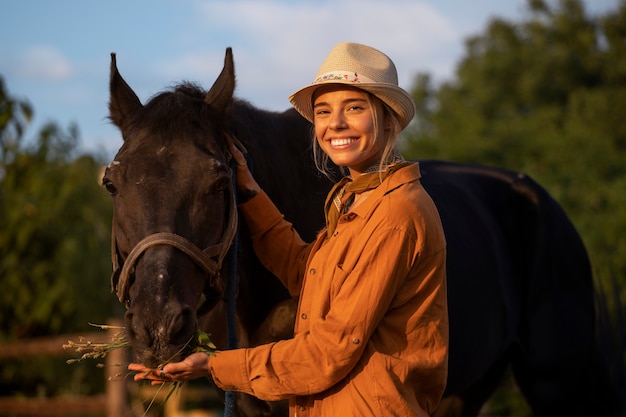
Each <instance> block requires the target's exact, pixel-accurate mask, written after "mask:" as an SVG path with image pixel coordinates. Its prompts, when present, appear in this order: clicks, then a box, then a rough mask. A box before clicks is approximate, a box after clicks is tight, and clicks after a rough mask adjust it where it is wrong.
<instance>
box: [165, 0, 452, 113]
mask: <svg viewBox="0 0 626 417" xmlns="http://www.w3.org/2000/svg"><path fill="white" fill-rule="evenodd" d="M195 7H196V10H197V12H198V13H197V14H198V16H197V19H198V20H199V21H200V22H202V24H203V27H202V29H200V30H201V31H202V32H201V33H198V34H196V36H197V37H199V38H203V39H211V43H212V44H216V38H220V40H221V41H223V42H224V45H225V46H233V53H234V56H235V65H236V71H237V79H238V91H239V92H241V93H243V94H242V97H243V98H247V99H250V100H251V101H253V102H254V103H255V104H260V105H264V106H265V105H269V106H270V107H272V108H274V109H283V108H286V107H287V106H288V105H289V103H288V102H287V96H288V95H289V94H290V93H291V92H292V91H294V90H296V89H297V88H299V87H300V86H302V85H304V84H305V83H308V82H309V81H310V80H312V78H313V76H314V75H315V72H316V71H317V68H318V66H319V65H321V63H322V61H323V59H324V58H325V56H326V54H328V52H329V51H330V49H331V48H332V47H333V46H334V45H335V44H336V43H338V42H342V41H354V42H360V43H365V44H368V45H371V46H374V47H376V48H378V49H380V50H382V51H383V52H385V53H386V54H388V55H389V56H390V57H391V58H392V59H393V60H394V62H395V64H396V66H397V68H398V76H399V82H400V85H401V86H403V87H405V88H408V87H410V85H411V84H412V81H413V77H414V76H415V74H416V73H417V72H420V71H426V70H427V69H428V70H432V69H435V71H436V72H437V73H436V74H434V75H435V76H436V77H439V78H443V77H448V76H450V75H451V73H452V70H453V68H451V66H450V63H451V62H452V60H451V59H450V56H455V55H458V52H459V48H460V44H461V40H462V34H461V33H459V32H458V30H457V28H456V27H455V25H454V24H453V22H452V21H451V20H450V19H449V18H447V17H446V16H444V15H443V14H442V13H441V12H439V11H438V10H437V9H436V8H434V7H433V6H432V5H430V4H427V3H425V2H422V1H415V0H397V1H393V2H381V1H380V0H362V1H358V0H344V1H322V0H320V1H319V2H308V1H307V2H285V1H280V0H276V1H264V2H259V1H254V0H240V1H234V2H233V1H228V2H226V1H200V0H199V1H198V2H197V3H196V5H195ZM226 34H231V35H230V38H228V37H227V36H228V35H226ZM232 34H236V38H234V37H233V35H232ZM221 38H224V39H223V40H222V39H221ZM203 49H204V48H203ZM222 59H223V50H218V51H217V55H216V50H215V49H213V50H212V52H207V51H206V49H205V50H203V51H201V52H200V55H198V54H197V51H195V52H190V53H189V54H187V55H185V56H182V57H180V59H176V60H175V62H173V63H171V64H168V67H169V69H168V71H172V72H173V71H176V72H179V73H182V74H188V75H194V76H195V77H198V78H197V79H201V80H202V79H206V77H207V76H209V75H208V74H214V73H217V72H219V69H220V68H221V64H222ZM216 64H217V67H216ZM173 67H179V68H178V69H176V70H174V68H173ZM183 67H184V68H183ZM211 81H212V80H208V81H207V83H209V82H211Z"/></svg>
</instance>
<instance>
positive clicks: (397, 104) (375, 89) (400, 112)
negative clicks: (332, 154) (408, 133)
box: [289, 80, 415, 129]
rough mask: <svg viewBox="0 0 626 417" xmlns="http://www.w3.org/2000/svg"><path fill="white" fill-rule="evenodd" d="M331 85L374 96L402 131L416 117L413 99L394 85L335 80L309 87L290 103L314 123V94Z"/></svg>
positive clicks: (292, 97) (296, 95)
mask: <svg viewBox="0 0 626 417" xmlns="http://www.w3.org/2000/svg"><path fill="white" fill-rule="evenodd" d="M329 84H341V85H349V86H351V87H355V88H359V89H361V90H364V91H367V92H368V93H371V94H373V95H374V96H376V97H377V98H379V99H380V100H381V101H382V102H383V103H385V104H386V105H387V106H389V107H390V108H391V110H393V111H394V112H395V113H396V115H397V116H398V121H399V122H400V126H401V128H402V129H404V128H405V127H407V126H408V125H409V123H410V122H411V120H413V117H414V116H415V104H414V103H413V99H412V98H411V96H410V95H409V93H407V92H406V91H405V90H404V89H402V88H400V87H398V86H397V85H394V84H383V83H354V82H350V81H345V82H342V81H341V80H333V81H329V82H322V83H315V84H310V85H307V86H306V87H303V88H301V89H299V90H298V91H296V92H295V93H293V94H292V95H291V96H289V101H290V102H291V104H292V105H293V107H294V108H295V109H296V110H297V111H298V113H300V114H301V115H302V116H303V117H304V118H305V119H307V120H308V121H310V122H311V123H313V119H314V113H313V94H314V93H315V90H317V89H318V88H320V87H322V86H324V85H329Z"/></svg>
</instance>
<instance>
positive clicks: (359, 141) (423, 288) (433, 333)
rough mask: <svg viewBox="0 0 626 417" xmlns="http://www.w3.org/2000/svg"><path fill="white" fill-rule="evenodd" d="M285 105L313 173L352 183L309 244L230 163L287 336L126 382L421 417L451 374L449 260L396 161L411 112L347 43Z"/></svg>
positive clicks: (410, 176)
mask: <svg viewBox="0 0 626 417" xmlns="http://www.w3.org/2000/svg"><path fill="white" fill-rule="evenodd" d="M290 101H291V103H292V104H293V105H294V107H295V108H296V109H297V110H298V111H299V112H300V113H301V114H302V115H303V116H304V117H305V118H307V119H308V120H310V121H311V122H313V124H314V127H315V129H314V130H315V139H314V145H315V146H314V147H315V155H316V161H317V163H318V166H319V167H320V168H322V169H323V168H324V167H325V166H326V162H327V161H328V158H330V160H332V162H334V163H335V164H336V165H338V166H340V167H342V169H344V170H345V174H347V175H346V177H344V178H343V179H342V180H341V181H339V182H338V183H337V184H336V185H335V187H333V189H332V190H331V192H330V193H329V196H328V198H327V201H326V205H325V210H326V219H327V224H326V228H325V229H324V230H323V231H322V232H320V234H319V235H318V237H317V239H316V240H315V242H313V243H311V244H307V243H305V242H303V241H302V240H301V239H300V237H299V235H298V234H297V232H295V231H294V230H293V229H292V226H291V224H290V223H288V222H287V221H286V220H284V219H283V217H282V215H281V213H280V212H279V211H278V210H277V208H276V207H275V206H274V205H273V203H272V202H271V201H270V200H269V198H268V196H267V195H266V194H265V193H264V192H263V191H262V190H261V189H260V187H259V185H258V184H257V183H256V181H255V180H254V178H253V177H252V175H251V173H250V171H249V170H248V169H247V166H246V164H245V159H244V157H243V155H242V154H241V152H239V151H238V150H237V149H236V148H235V147H234V146H233V147H231V152H232V153H233V157H234V158H235V160H236V161H237V163H238V164H239V167H238V168H237V183H238V191H239V193H240V194H241V195H243V196H245V200H246V201H244V202H242V203H241V204H240V211H241V214H242V216H243V218H244V219H245V221H246V222H247V224H248V226H249V229H250V231H251V233H252V239H253V242H254V245H255V250H256V252H257V255H258V256H259V259H261V261H262V262H263V264H264V265H265V267H266V268H268V269H269V270H270V271H272V272H273V273H274V274H275V275H276V276H277V277H279V278H280V279H281V280H282V282H283V283H284V284H285V286H286V287H287V288H288V289H289V291H290V292H291V294H293V295H294V296H295V295H299V296H300V299H299V300H300V301H299V305H298V313H297V317H296V324H295V329H294V330H295V331H294V337H293V338H292V339H289V340H283V341H278V342H275V343H271V344H267V345H262V346H258V347H254V348H247V349H234V350H228V351H220V352H217V354H216V355H215V356H214V357H209V356H207V355H205V354H202V353H196V354H192V355H190V356H189V357H187V358H186V359H185V360H184V361H182V362H179V363H171V364H167V365H165V366H164V367H163V369H162V370H150V369H146V368H144V367H143V366H142V365H139V364H131V365H130V366H129V369H130V370H133V371H138V372H139V373H138V374H136V375H135V380H140V379H149V380H152V381H153V383H160V382H162V381H172V380H176V381H181V380H187V379H191V378H198V377H203V376H211V377H212V378H213V380H214V381H215V383H216V384H217V386H219V387H220V388H222V389H224V390H229V391H241V392H246V393H248V394H251V395H254V396H256V397H258V398H261V399H264V400H280V399H289V400H290V415H292V416H313V417H315V416H342V417H347V416H360V417H363V416H403V417H406V416H428V415H429V414H430V413H432V412H433V411H434V409H435V408H436V407H437V404H438V403H439V400H440V398H441V395H442V393H443V390H444V387H445V382H446V375H447V357H448V356H447V355H448V316H447V302H446V283H445V261H446V258H445V256H446V248H445V239H444V234H443V230H442V227H441V223H440V220H439V215H438V213H437V210H436V208H435V206H434V204H433V202H432V200H431V199H430V197H429V196H428V194H427V193H426V191H425V190H424V189H423V188H422V185H421V183H420V180H419V178H420V172H419V165H418V164H417V163H408V162H405V161H404V160H403V159H402V157H401V156H400V155H399V153H398V152H397V151H396V149H395V144H396V140H397V137H398V134H399V133H400V131H401V130H402V129H404V128H405V127H406V126H407V125H408V123H409V122H410V121H411V119H412V118H413V115H414V111H415V106H414V104H413V101H412V100H411V97H410V96H409V94H408V93H407V92H406V91H404V90H403V89H401V88H400V87H398V80H397V73H396V69H395V66H394V64H393V62H392V61H391V60H390V59H389V58H388V57H387V56H386V55H384V54H383V53H381V52H380V51H378V50H376V49H373V48H371V47H368V46H365V45H360V44H355V43H341V44H338V45H337V46H335V48H333V50H332V51H331V52H330V54H329V55H328V57H327V58H326V60H325V62H324V63H323V65H322V67H321V68H320V70H319V71H318V74H317V76H316V77H315V81H314V82H313V83H312V84H311V85H308V86H306V87H304V88H302V89H300V90H298V91H297V92H296V93H295V94H293V95H292V96H291V97H290Z"/></svg>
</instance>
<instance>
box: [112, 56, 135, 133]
mask: <svg viewBox="0 0 626 417" xmlns="http://www.w3.org/2000/svg"><path fill="white" fill-rule="evenodd" d="M109 93H110V97H109V115H110V118H111V120H112V121H113V123H115V125H116V126H117V127H119V128H120V130H122V132H123V131H124V129H125V128H126V127H127V126H128V124H129V122H130V121H131V120H132V118H133V116H134V115H135V114H136V113H137V111H139V110H140V109H141V108H142V107H143V106H142V105H141V102H140V101H139V98H137V95H136V94H135V92H134V91H133V90H132V89H131V88H130V87H129V85H128V84H126V81H124V79H123V78H122V76H121V75H120V73H119V71H118V70H117V62H116V59H115V54H114V53H112V54H111V77H110V80H109Z"/></svg>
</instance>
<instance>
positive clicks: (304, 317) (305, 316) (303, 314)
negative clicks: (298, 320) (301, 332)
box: [300, 313, 308, 320]
mask: <svg viewBox="0 0 626 417" xmlns="http://www.w3.org/2000/svg"><path fill="white" fill-rule="evenodd" d="M300 317H302V320H306V318H307V317H308V316H307V315H306V313H302V315H301V316H300Z"/></svg>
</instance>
